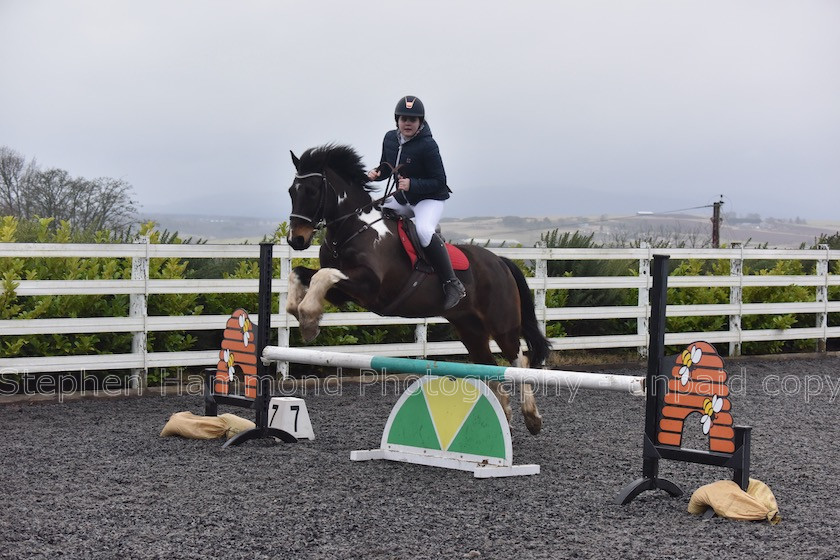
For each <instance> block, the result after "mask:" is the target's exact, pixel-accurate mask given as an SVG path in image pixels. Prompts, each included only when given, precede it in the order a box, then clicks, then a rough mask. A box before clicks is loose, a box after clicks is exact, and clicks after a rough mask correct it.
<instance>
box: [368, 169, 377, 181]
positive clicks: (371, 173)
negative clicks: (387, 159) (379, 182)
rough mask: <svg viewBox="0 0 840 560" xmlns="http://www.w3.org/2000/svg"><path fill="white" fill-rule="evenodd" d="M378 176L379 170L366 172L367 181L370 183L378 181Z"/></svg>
mask: <svg viewBox="0 0 840 560" xmlns="http://www.w3.org/2000/svg"><path fill="white" fill-rule="evenodd" d="M379 175H380V173H379V169H371V170H370V171H368V172H367V176H368V179H370V180H371V181H374V180H376V179H379Z"/></svg>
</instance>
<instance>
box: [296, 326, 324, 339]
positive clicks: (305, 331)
mask: <svg viewBox="0 0 840 560" xmlns="http://www.w3.org/2000/svg"><path fill="white" fill-rule="evenodd" d="M320 333H321V329H320V327H318V325H315V326H312V327H305V326H303V325H301V326H300V336H301V338H302V339H303V341H304V342H312V341H313V340H315V339H316V338H318V335H319V334H320Z"/></svg>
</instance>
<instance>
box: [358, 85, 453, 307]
mask: <svg viewBox="0 0 840 560" xmlns="http://www.w3.org/2000/svg"><path fill="white" fill-rule="evenodd" d="M425 117H426V111H425V108H424V107H423V103H422V102H421V101H420V100H419V99H417V98H416V97H414V96H410V95H409V96H406V97H403V98H402V99H400V100H399V102H398V103H397V107H396V109H395V110H394V119H395V120H396V122H397V128H396V129H394V130H389V131H388V132H386V133H385V139H384V140H383V141H382V157H381V158H380V161H381V162H382V163H381V164H380V165H379V167H377V168H376V169H372V170H371V171H369V172H368V178H369V179H370V180H371V181H381V180H383V179H387V178H388V177H390V176H391V174H392V171H391V169H392V168H391V167H389V165H388V164H390V165H393V168H394V169H396V168H398V171H394V172H393V173H394V175H395V177H394V178H395V180H396V181H397V192H396V194H394V196H393V197H389V198H388V200H386V202H385V203H384V204H383V207H385V208H389V209H391V210H393V211H395V212H396V213H398V214H399V215H401V216H405V217H408V218H412V217H413V218H414V223H415V226H416V228H417V235H418V237H419V238H420V243H421V244H422V245H423V250H424V252H425V253H426V256H427V257H428V258H429V260H430V261H431V262H430V263H429V264H431V265H432V267H434V269H435V272H437V274H438V276H439V277H440V279H441V282H442V283H443V293H444V302H443V308H444V309H451V308H453V307H455V305H457V303H458V302H459V301H461V298H463V297H464V296H465V295H466V291H465V289H464V285H463V284H462V283H461V281H460V280H458V278H457V277H456V276H455V272H454V271H453V270H452V263H451V262H450V260H449V253H448V252H447V250H446V246H445V245H444V243H443V239H441V237H440V235H438V234H437V233H435V228H437V225H438V222H439V221H440V218H441V216H442V215H443V203H444V201H445V200H446V199H448V198H449V192H450V191H449V188H448V187H447V186H446V172H445V171H444V170H443V161H442V160H441V157H440V149H439V148H438V145H437V142H435V140H434V138H432V130H431V129H430V128H429V124H428V123H427V122H426V118H425Z"/></svg>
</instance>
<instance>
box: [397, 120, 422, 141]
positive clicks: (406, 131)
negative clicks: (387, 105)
mask: <svg viewBox="0 0 840 560" xmlns="http://www.w3.org/2000/svg"><path fill="white" fill-rule="evenodd" d="M397 126H398V127H399V129H400V133H401V134H402V135H403V136H405V137H406V138H411V137H412V136H414V135H415V134H417V131H418V130H420V119H419V117H407V116H405V115H400V118H399V120H397Z"/></svg>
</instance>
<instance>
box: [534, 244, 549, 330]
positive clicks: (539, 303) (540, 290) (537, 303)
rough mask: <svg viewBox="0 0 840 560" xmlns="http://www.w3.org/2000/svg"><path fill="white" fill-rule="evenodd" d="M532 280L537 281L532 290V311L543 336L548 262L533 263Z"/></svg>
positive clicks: (536, 261) (540, 260)
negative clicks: (535, 314) (534, 312)
mask: <svg viewBox="0 0 840 560" xmlns="http://www.w3.org/2000/svg"><path fill="white" fill-rule="evenodd" d="M534 278H537V279H539V280H540V281H539V282H538V283H537V286H536V287H535V288H534V311H536V313H537V321H539V324H540V332H542V334H543V336H545V330H546V307H545V305H546V304H545V297H546V291H547V290H546V285H547V283H548V260H547V259H537V260H535V261H534Z"/></svg>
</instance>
